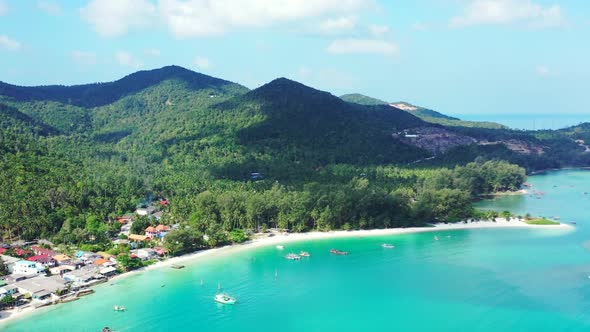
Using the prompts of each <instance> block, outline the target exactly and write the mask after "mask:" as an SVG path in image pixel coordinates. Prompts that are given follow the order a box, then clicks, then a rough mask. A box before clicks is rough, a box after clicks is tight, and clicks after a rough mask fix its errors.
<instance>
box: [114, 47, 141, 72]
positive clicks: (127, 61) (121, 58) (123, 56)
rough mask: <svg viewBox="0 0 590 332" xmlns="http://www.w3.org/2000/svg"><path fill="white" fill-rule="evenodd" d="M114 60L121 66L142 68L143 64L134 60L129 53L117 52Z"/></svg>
mask: <svg viewBox="0 0 590 332" xmlns="http://www.w3.org/2000/svg"><path fill="white" fill-rule="evenodd" d="M115 58H116V59H117V62H118V63H119V64H120V65H121V66H126V67H132V68H140V67H143V62H142V61H141V60H139V59H137V58H135V57H134V56H133V55H132V54H131V53H129V52H126V51H119V52H117V53H115Z"/></svg>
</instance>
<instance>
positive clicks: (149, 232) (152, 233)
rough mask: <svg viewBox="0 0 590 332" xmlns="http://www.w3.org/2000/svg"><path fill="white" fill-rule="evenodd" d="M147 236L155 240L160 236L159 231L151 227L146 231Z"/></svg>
mask: <svg viewBox="0 0 590 332" xmlns="http://www.w3.org/2000/svg"><path fill="white" fill-rule="evenodd" d="M145 236H147V237H151V238H155V237H157V236H158V231H157V230H156V228H155V227H153V226H150V227H148V228H146V229H145Z"/></svg>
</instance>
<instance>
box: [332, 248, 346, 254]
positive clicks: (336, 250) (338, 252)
mask: <svg viewBox="0 0 590 332" xmlns="http://www.w3.org/2000/svg"><path fill="white" fill-rule="evenodd" d="M330 253H331V254H333V255H348V251H341V250H338V249H330Z"/></svg>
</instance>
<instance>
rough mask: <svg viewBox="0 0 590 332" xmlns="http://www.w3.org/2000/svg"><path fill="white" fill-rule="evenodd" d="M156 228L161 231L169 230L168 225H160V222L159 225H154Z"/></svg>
mask: <svg viewBox="0 0 590 332" xmlns="http://www.w3.org/2000/svg"><path fill="white" fill-rule="evenodd" d="M156 230H157V231H158V232H162V231H169V230H170V227H168V226H166V225H162V224H160V225H158V226H156Z"/></svg>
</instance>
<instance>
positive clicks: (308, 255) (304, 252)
mask: <svg viewBox="0 0 590 332" xmlns="http://www.w3.org/2000/svg"><path fill="white" fill-rule="evenodd" d="M299 256H301V257H310V256H311V255H310V254H309V253H308V252H307V251H302V252H300V253H299Z"/></svg>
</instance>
